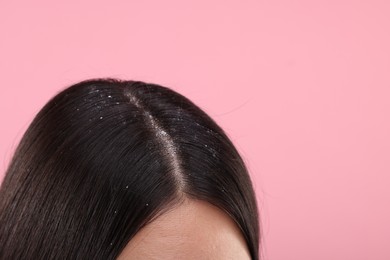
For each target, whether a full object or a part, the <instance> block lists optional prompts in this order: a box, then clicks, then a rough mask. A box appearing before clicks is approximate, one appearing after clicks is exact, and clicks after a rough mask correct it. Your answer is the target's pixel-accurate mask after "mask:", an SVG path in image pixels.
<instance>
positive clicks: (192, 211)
mask: <svg viewBox="0 0 390 260" xmlns="http://www.w3.org/2000/svg"><path fill="white" fill-rule="evenodd" d="M130 259H161V260H168V259H213V260H219V259H221V260H222V259H236V260H250V256H249V252H248V249H247V246H246V243H245V240H244V238H243V236H242V234H241V232H240V230H239V229H238V227H237V226H236V224H235V223H234V221H233V220H232V219H231V218H230V217H229V216H228V215H227V214H226V213H224V212H223V211H222V210H220V209H218V208H217V207H215V206H213V205H211V204H209V203H207V202H203V201H196V200H187V201H185V202H184V203H183V204H180V205H179V206H177V207H175V208H174V209H172V210H170V211H168V212H166V213H164V214H163V215H161V216H160V217H158V218H157V219H156V220H154V221H153V222H151V223H150V224H148V225H147V226H145V227H144V228H143V229H142V230H141V231H140V232H138V233H137V234H136V235H135V237H134V238H133V239H132V240H131V241H130V242H129V243H128V244H127V246H126V247H125V249H124V250H123V251H122V253H121V254H120V256H119V257H118V260H130Z"/></svg>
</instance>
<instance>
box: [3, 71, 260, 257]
mask: <svg viewBox="0 0 390 260" xmlns="http://www.w3.org/2000/svg"><path fill="white" fill-rule="evenodd" d="M183 198H190V199H197V200H203V201H206V202H208V203H211V204H212V205H215V206H217V207H218V208H220V209H222V210H223V211H224V212H226V213H227V214H228V215H229V216H230V217H231V218H232V219H233V220H234V222H235V223H236V224H237V226H238V227H239V229H240V230H241V232H242V234H243V236H244V238H245V241H246V243H247V246H248V249H249V252H250V255H251V257H252V259H254V260H256V259H259V245H260V235H259V231H260V228H259V214H258V208H257V202H256V197H255V193H254V189H253V186H252V182H251V179H250V176H249V173H248V170H247V168H246V166H245V164H244V161H243V159H242V158H241V156H240V154H239V153H238V151H237V150H236V148H235V147H234V145H233V143H232V142H231V141H230V140H229V138H228V136H227V135H226V133H225V132H224V131H223V130H222V129H221V127H219V126H218V125H217V123H216V122H215V121H214V120H213V119H212V118H211V117H210V116H208V115H207V114H206V113H205V112H204V111H203V110H202V109H201V108H200V107H198V106H197V105H195V104H194V103H193V102H191V101H190V100H189V99H187V98H186V97H184V96H183V95H181V94H179V93H177V92H175V91H173V90H172V89H170V88H168V87H164V86H161V85H158V84H153V83H146V82H142V81H137V80H120V79H113V78H98V79H89V80H84V81H82V82H79V83H77V84H74V85H71V86H69V87H67V88H65V89H63V90H61V91H60V92H59V93H58V94H57V95H55V96H54V97H53V98H51V99H50V100H49V102H48V103H47V104H46V105H45V106H44V107H43V108H42V109H41V110H40V111H39V112H38V113H37V115H36V116H35V118H34V119H33V120H32V122H31V124H30V125H29V127H28V129H27V130H26V132H25V133H24V135H23V136H22V139H21V141H20V143H19V144H18V146H17V147H16V150H15V153H14V154H13V157H12V159H11V161H10V163H9V166H8V168H7V170H6V174H5V177H4V180H3V182H2V184H1V188H0V259H34V260H35V259H104V260H106V259H115V258H116V257H118V256H119V254H120V253H121V251H122V250H123V249H124V247H125V246H126V245H127V243H128V242H129V241H130V240H131V239H132V237H134V235H135V234H136V233H137V232H138V231H139V230H140V229H141V228H142V227H143V226H145V225H146V224H148V223H150V221H152V220H153V219H155V218H156V217H157V216H158V215H160V214H162V213H163V212H164V210H166V209H168V208H169V207H170V206H171V205H175V204H178V203H180V201H181V200H182V199H183Z"/></svg>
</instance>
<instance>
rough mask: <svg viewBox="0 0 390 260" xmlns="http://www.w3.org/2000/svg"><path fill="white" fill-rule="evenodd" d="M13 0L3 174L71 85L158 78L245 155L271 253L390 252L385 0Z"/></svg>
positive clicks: (0, 94) (375, 255)
mask: <svg viewBox="0 0 390 260" xmlns="http://www.w3.org/2000/svg"><path fill="white" fill-rule="evenodd" d="M7 2H13V3H12V4H10V3H6V2H5V1H3V3H2V4H0V32H1V40H0V57H1V58H0V75H1V84H0V98H1V100H0V113H1V114H0V117H1V120H2V123H1V128H0V139H1V140H0V144H1V147H0V160H1V162H0V174H1V175H0V177H1V179H2V178H3V176H4V172H5V170H6V167H7V165H8V162H9V160H10V157H11V155H12V153H13V151H14V149H15V147H16V145H17V143H18V142H19V140H20V138H21V136H22V134H23V133H24V131H25V130H26V128H27V127H28V125H29V123H30V122H31V120H32V119H33V117H34V116H35V114H36V113H37V112H38V111H39V110H40V109H41V108H42V106H43V105H44V104H45V103H46V102H47V101H48V100H49V99H50V98H51V97H52V96H54V95H55V94H56V93H57V92H58V91H60V90H61V89H63V88H64V87H65V86H67V85H70V84H73V83H76V82H77V81H80V80H83V79H86V78H91V77H105V76H110V77H119V78H124V79H139V80H144V81H149V82H155V83H158V84H162V85H166V86H168V87H171V88H173V89H175V90H176V91H178V92H180V93H181V94H183V95H185V96H187V97H188V98H190V99H191V100H193V101H194V102H195V103H197V104H198V105H199V106H201V107H202V108H203V109H204V110H206V112H208V113H209V114H210V115H211V116H212V117H213V118H214V119H215V120H216V121H217V122H218V123H219V124H220V125H221V126H222V127H223V128H224V129H225V130H226V131H227V132H228V134H229V136H230V137H231V139H232V140H233V142H234V143H235V144H236V146H237V148H238V149H239V151H240V152H241V153H242V155H243V157H244V158H245V161H246V162H247V164H248V167H249V169H250V171H251V174H252V177H253V180H254V183H255V186H256V189H257V194H258V199H259V205H260V210H261V214H262V225H263V227H262V228H263V240H264V244H263V249H262V250H263V254H264V256H265V259H269V260H274V259H275V260H279V259H280V260H282V259H300V260H302V259H304V260H306V259H307V260H309V259H316V260H322V259H324V260H325V259H326V260H329V259H336V260H338V259H340V260H341V259H343V260H345V259H354V260H359V259H362V260H363V259H364V260H366V259H376V260H378V259H380V260H381V259H383V260H385V259H387V260H388V259H390V247H389V246H390V136H389V134H390V118H389V116H390V76H389V75H390V74H389V69H390V1H388V0H383V1H373V0H366V1H346V0H332V1H330V0H321V1H309V0H306V1H303V0H297V1H287V0H273V1H271V0H268V1H228V0H223V1H222V0H220V1H212V0H208V1H191V2H189V1H153V2H152V1H121V2H115V1H112V2H111V3H110V4H108V3H107V2H106V1H105V2H104V3H103V1H102V2H99V1H73V3H68V4H57V3H53V1H46V2H44V1H40V2H37V1H25V3H24V4H23V5H22V4H20V3H17V2H16V1H7ZM66 2H69V1H66Z"/></svg>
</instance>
